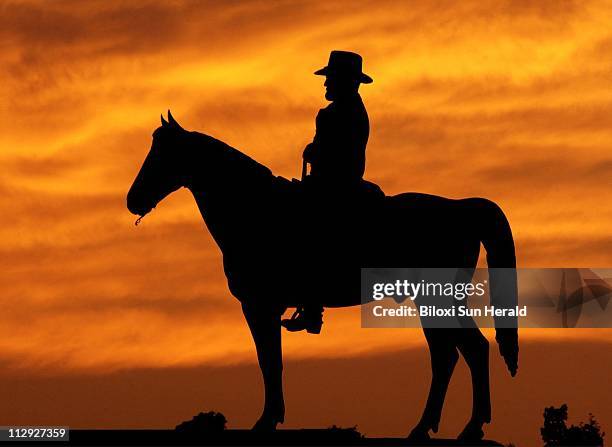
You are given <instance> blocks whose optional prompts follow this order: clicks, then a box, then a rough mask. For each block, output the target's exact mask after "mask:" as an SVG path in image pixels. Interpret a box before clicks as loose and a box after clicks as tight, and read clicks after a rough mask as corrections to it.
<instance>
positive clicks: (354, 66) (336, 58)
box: [314, 50, 373, 84]
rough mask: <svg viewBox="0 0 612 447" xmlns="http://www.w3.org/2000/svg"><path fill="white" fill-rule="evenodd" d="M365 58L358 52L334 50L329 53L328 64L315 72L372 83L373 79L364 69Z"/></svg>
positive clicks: (321, 74)
mask: <svg viewBox="0 0 612 447" xmlns="http://www.w3.org/2000/svg"><path fill="white" fill-rule="evenodd" d="M362 66H363V59H362V58H361V56H360V55H358V54H357V53H352V52H350V51H338V50H334V51H332V52H331V53H330V54H329V62H328V63H327V66H325V67H323V68H321V69H320V70H317V71H315V72H314V74H316V75H320V76H328V77H342V78H348V79H354V80H357V81H359V82H361V83H362V84H371V83H372V82H373V79H372V78H371V77H369V76H368V75H367V74H365V73H364V72H363V71H362Z"/></svg>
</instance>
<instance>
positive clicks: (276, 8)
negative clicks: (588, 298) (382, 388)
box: [0, 0, 612, 431]
mask: <svg viewBox="0 0 612 447" xmlns="http://www.w3.org/2000/svg"><path fill="white" fill-rule="evenodd" d="M610 23H612V4H610V3H608V2H601V1H580V2H578V1H576V2H573V1H557V0H554V1H553V0H550V1H541V2H531V1H528V0H521V1H506V2H499V1H489V2H488V1H480V0H478V1H477V0H473V1H471V0H467V1H462V2H455V1H450V0H449V1H444V0H442V1H436V2H410V3H409V4H406V3H404V2H385V1H376V2H374V1H372V2H350V3H349V2H338V3H337V4H333V3H332V2H328V1H326V2H322V3H316V2H298V1H288V2H257V1H242V2H229V3H226V2H178V1H166V2H145V1H140V2H119V1H111V2H108V1H99V2H95V1H94V2H77V1H74V2H65V1H57V2H29V1H14V2H13V1H4V2H3V3H2V5H0V44H1V50H2V51H0V63H1V65H2V67H3V70H1V71H0V85H2V88H1V89H0V112H1V115H2V116H3V119H2V120H0V147H1V152H0V160H1V163H2V168H3V169H2V171H3V173H2V177H0V192H1V194H0V215H1V216H2V219H3V225H2V226H0V241H1V244H0V260H1V261H0V262H2V269H1V270H0V287H1V290H2V294H1V296H0V304H1V305H2V310H3V311H2V313H1V315H0V361H1V362H2V364H3V365H5V369H6V371H8V372H11V371H12V373H14V374H21V375H26V376H28V377H37V376H41V375H42V376H48V375H53V376H55V377H59V376H62V375H74V374H78V375H84V376H87V375H96V374H97V375H99V374H111V373H113V374H114V373H116V372H118V371H121V370H126V369H137V368H153V369H159V368H169V367H173V368H175V367H176V368H190V367H194V368H199V367H202V366H203V365H206V366H207V367H232V366H231V365H237V364H243V363H250V362H253V361H254V352H253V346H252V343H251V341H250V338H249V334H248V332H247V328H246V326H245V325H244V324H243V322H242V320H241V313H240V308H239V305H238V303H237V301H236V300H235V299H233V298H232V297H231V296H230V294H229V292H228V291H227V288H226V286H225V281H224V277H223V273H222V269H221V264H220V253H219V251H218V249H217V248H216V246H214V244H213V241H212V239H211V237H210V235H209V234H208V233H207V231H206V230H205V228H204V227H203V223H202V221H201V219H200V218H199V215H198V213H197V211H196V207H195V204H194V203H193V201H192V199H191V197H190V196H189V194H187V193H186V192H184V191H182V192H179V193H177V194H175V195H173V196H172V197H170V198H169V199H167V200H166V201H165V202H163V203H162V204H161V205H160V206H159V207H158V208H157V209H156V211H155V212H154V213H152V214H151V215H150V216H147V218H146V219H145V220H144V221H143V223H142V225H141V226H139V227H138V228H134V226H133V221H134V218H133V216H131V215H130V214H129V213H128V211H127V210H126V209H125V194H126V192H127V189H128V188H129V186H130V184H131V182H132V180H133V178H134V176H135V174H136V172H137V170H138V168H139V166H140V163H141V162H142V160H143V158H144V156H145V155H146V153H147V151H148V149H149V147H150V143H151V133H152V131H153V130H154V129H155V128H156V127H157V126H158V123H159V121H158V120H159V114H160V112H162V111H164V110H166V109H168V108H171V109H172V110H173V112H174V115H175V117H176V118H177V119H179V121H180V122H181V123H182V124H183V125H184V126H185V127H186V128H188V129H194V130H199V131H202V132H205V133H209V134H211V135H213V136H215V137H217V138H220V139H222V140H224V141H226V142H227V143H229V144H231V145H233V146H234V147H237V148H239V149H241V150H243V151H244V152H246V153H247V154H249V155H250V156H252V157H254V158H255V159H257V160H258V161H260V162H262V163H264V164H266V165H267V166H269V167H270V168H271V169H272V170H273V171H274V172H275V173H277V174H279V175H284V176H287V177H294V176H298V175H299V169H300V157H301V151H302V149H303V147H304V145H305V144H306V143H307V142H308V141H309V140H310V139H311V138H312V135H313V131H314V117H315V115H316V112H317V110H318V109H319V108H321V107H323V106H324V105H325V104H326V103H325V101H324V99H323V89H322V81H323V80H322V78H319V77H315V76H313V75H312V72H313V71H314V70H315V69H317V68H320V67H321V66H323V65H324V64H325V63H326V61H327V56H328V53H329V51H330V50H331V49H334V48H337V49H348V50H353V51H357V52H359V53H361V54H362V55H363V56H364V60H365V67H364V69H365V71H366V72H367V73H368V74H370V75H371V76H372V77H373V78H374V80H375V82H374V84H372V85H368V86H363V87H362V96H363V97H364V101H365V103H366V106H367V108H368V111H369V114H370V121H371V128H372V131H371V137H370V143H369V146H368V167H367V173H366V176H367V177H368V178H369V179H371V180H373V181H375V182H377V183H379V184H380V185H381V186H382V187H383V188H384V189H385V191H387V192H388V193H398V192H402V191H421V192H428V193H433V194H440V195H445V196H449V197H465V196H486V197H488V198H491V199H493V200H495V201H496V202H497V203H499V204H500V205H501V206H502V208H503V209H504V210H505V211H506V213H507V215H508V218H509V219H510V222H511V224H512V227H513V230H514V234H515V238H516V241H517V249H518V256H519V265H520V266H521V267H552V266H557V267H562V266H568V267H569V266H571V267H574V266H582V267H586V266H592V267H610V266H612V250H611V249H612V230H611V229H610V228H611V224H612V201H611V200H610V184H611V182H610V177H611V174H612V151H611V149H610V148H611V147H612V126H610V116H612V89H611V88H610V76H611V74H612V57H611V56H612V29H611V28H610V26H609V25H610ZM179 258H180V259H181V261H180V262H179ZM184 259H187V260H188V262H185V261H184ZM325 321H326V324H325V327H324V332H323V336H321V337H312V336H305V335H301V334H300V335H295V334H292V335H290V336H287V337H285V340H284V349H285V352H286V356H287V358H289V359H292V360H293V361H297V360H299V359H302V358H309V359H311V361H316V360H317V359H318V360H320V361H323V360H321V359H324V358H325V359H334V358H351V357H359V358H366V357H368V356H371V355H374V354H380V353H381V352H382V353H392V352H395V351H396V350H398V349H403V348H408V347H415V348H418V349H423V346H422V343H423V338H422V335H421V334H420V332H418V331H412V330H362V329H360V327H359V311H358V309H344V310H333V311H328V312H327V313H326V315H325ZM525 337H527V338H529V339H531V340H543V339H546V340H548V341H549V342H550V341H552V342H558V343H561V342H563V343H565V342H567V341H568V340H573V341H574V342H576V343H575V344H572V346H573V347H574V349H575V347H576V346H580V343H593V342H595V341H597V342H598V343H602V346H603V348H602V349H604V350H605V351H606V352H607V353H608V354H609V352H610V351H609V350H610V343H612V332H611V331H604V330H598V331H561V330H549V331H539V332H533V331H532V332H528V333H525ZM326 361H327V360H326ZM235 367H236V368H238V366H235ZM12 373H11V374H12ZM7 374H8V373H7ZM552 403H555V402H543V403H542V404H547V405H548V404H552ZM538 405H540V403H539V402H538ZM540 406H542V405H540ZM610 406H612V405H610ZM571 408H572V406H571V403H570V411H571ZM538 411H539V410H538ZM611 420H612V418H611ZM24 421H25V419H24ZM294 422H295V421H294ZM104 423H105V424H106V425H112V424H113V423H117V421H115V422H112V421H111V422H108V421H106V422H104ZM383 431H384V430H383Z"/></svg>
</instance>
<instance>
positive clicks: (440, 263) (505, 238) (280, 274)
mask: <svg viewBox="0 0 612 447" xmlns="http://www.w3.org/2000/svg"><path fill="white" fill-rule="evenodd" d="M181 187H186V188H188V189H189V190H190V191H191V192H192V194H193V196H194V198H195V200H196V202H197V205H198V208H199V209H200V212H201V214H202V217H203V218H204V221H205V222H206V225H207V226H208V229H209V230H210V232H211V234H212V236H213V238H214V240H215V241H216V243H217V244H218V246H219V247H220V249H221V251H222V253H223V266H224V270H225V273H226V276H227V280H228V284H229V289H230V291H231V293H232V294H233V295H234V296H235V297H236V298H238V299H239V300H240V302H241V303H242V309H243V312H244V315H245V317H246V320H247V323H248V325H249V328H250V330H251V333H252V335H253V339H254V341H255V346H256V349H257V356H258V360H259V365H260V367H261V371H262V374H263V379H264V385H265V404H264V408H263V414H262V415H261V417H260V418H259V420H258V421H257V423H256V424H255V426H254V427H253V428H254V429H259V430H274V429H275V428H276V425H277V424H278V423H279V422H281V423H282V422H283V421H284V413H285V408H284V401H283V389H282V369H283V362H282V352H281V325H280V318H281V315H282V313H283V312H284V311H285V310H286V309H287V307H293V306H297V305H301V304H303V303H306V302H316V303H318V304H321V305H323V306H325V307H343V306H353V305H358V304H361V297H360V295H361V294H360V267H362V266H385V267H387V266H397V267H452V268H454V267H463V268H467V269H472V271H473V269H474V268H475V266H476V263H477V260H478V255H479V250H480V243H481V242H482V243H483V245H484V247H485V249H486V252H487V262H488V266H489V268H490V270H489V276H490V289H491V296H492V297H493V295H494V294H496V293H499V290H500V289H501V288H502V287H504V288H505V290H506V292H508V291H509V293H511V294H514V295H516V275H514V277H513V280H512V281H510V283H508V282H507V281H506V284H501V283H499V284H498V282H499V281H496V278H495V276H494V274H493V272H494V271H495V270H496V269H491V267H504V268H514V267H515V264H516V261H515V253H514V242H513V239H512V234H511V231H510V226H509V224H508V221H507V220H506V218H505V216H504V214H503V213H502V211H501V210H500V208H499V207H498V206H497V205H496V204H494V203H493V202H491V201H489V200H486V199H480V198H471V199H463V200H451V199H446V198H442V197H436V196H432V195H426V194H416V193H407V194H399V195H397V196H392V197H385V198H384V199H379V201H380V203H378V204H375V203H373V204H371V205H370V206H369V209H368V210H359V209H357V208H355V206H352V205H351V204H350V203H346V202H347V201H345V200H343V197H341V196H337V197H335V196H334V195H333V194H334V193H333V192H330V193H329V196H328V197H326V198H325V200H324V201H325V202H327V206H325V207H323V210H322V211H321V213H320V215H318V214H317V213H314V216H313V215H312V214H313V211H312V209H313V206H312V204H311V205H310V206H309V207H308V208H307V210H308V211H304V202H305V201H307V200H309V199H308V198H307V197H305V196H304V195H303V193H302V188H300V184H299V182H297V181H294V182H291V181H288V180H286V179H284V178H281V177H276V176H274V175H273V174H272V172H271V171H270V170H269V169H268V168H266V167H265V166H263V165H261V164H259V163H257V162H256V161H254V160H253V159H251V158H249V157H248V156H246V155H245V154H243V153H241V152H239V151H238V150H236V149H234V148H232V147H230V146H228V145H227V144H225V143H223V142H221V141H219V140H216V139H215V138H213V137H210V136H208V135H204V134H201V133H197V132H189V131H186V130H184V129H183V128H182V127H181V126H180V125H179V124H178V123H177V122H176V121H175V120H174V118H173V117H172V115H171V114H170V113H168V121H166V120H165V119H164V118H163V116H162V126H161V127H159V128H158V129H156V130H155V132H154V133H153V144H152V146H151V149H150V152H149V154H148V155H147V157H146V159H145V161H144V163H143V165H142V167H141V169H140V172H139V173H138V175H137V177H136V179H135V181H134V184H133V185H132V187H131V189H130V191H129V193H128V196H127V206H128V209H129V210H130V211H131V212H132V213H134V214H136V215H139V216H141V217H142V216H144V215H146V214H147V213H149V212H150V211H151V210H152V209H153V208H155V206H156V205H157V204H158V203H159V202H160V201H161V200H162V199H164V198H165V197H166V196H167V195H168V194H170V193H172V192H173V191H176V190H177V189H179V188H181ZM348 202H350V201H348ZM302 247H306V248H307V249H305V250H304V249H302ZM424 332H425V337H426V339H427V343H428V345H429V349H430V353H431V364H432V383H431V388H430V392H429V398H428V400H427V405H426V408H425V411H424V413H423V417H422V419H421V421H420V422H419V423H418V424H417V426H416V427H415V428H414V429H413V431H412V434H411V437H412V439H414V440H424V439H427V438H428V431H429V430H430V429H431V430H433V431H437V428H438V423H439V420H440V414H441V411H442V405H443V402H444V397H445V394H446V390H447V387H448V384H449V381H450V377H451V374H452V372H453V368H454V366H455V364H456V362H457V360H458V357H459V353H461V354H462V355H463V357H464V358H465V360H466V362H467V364H468V366H469V368H470V371H471V375H472V383H473V413H472V418H471V419H470V422H469V423H468V425H467V426H466V429H465V430H464V431H463V433H462V435H461V436H462V437H463V438H464V439H480V438H482V436H483V433H482V430H481V427H482V425H483V424H484V423H485V422H489V421H490V396H489V369H488V368H489V366H488V342H487V339H486V338H485V337H484V336H483V335H482V333H481V332H480V330H479V329H478V328H477V327H476V325H474V327H473V328H469V329H428V328H424ZM496 339H497V341H498V343H499V346H500V352H501V354H502V355H503V356H504V358H505V360H506V363H507V365H508V368H509V369H510V371H511V373H512V375H514V374H515V373H516V369H517V364H518V338H517V330H516V329H501V328H498V329H497V336H496Z"/></svg>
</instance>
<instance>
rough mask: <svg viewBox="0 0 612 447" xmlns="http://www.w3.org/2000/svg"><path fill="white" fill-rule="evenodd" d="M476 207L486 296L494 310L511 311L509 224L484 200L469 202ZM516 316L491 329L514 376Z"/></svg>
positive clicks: (513, 281) (514, 294) (513, 284)
mask: <svg viewBox="0 0 612 447" xmlns="http://www.w3.org/2000/svg"><path fill="white" fill-rule="evenodd" d="M472 200H473V201H474V202H473V203H474V205H475V207H476V211H477V212H476V213H474V216H475V217H476V219H478V222H479V225H478V228H479V237H480V241H481V242H482V244H483V245H484V248H485V250H486V252H487V267H488V268H489V295H490V299H491V304H492V305H493V306H495V307H497V308H514V307H515V306H517V305H518V284H517V278H516V252H515V249H514V239H513V237H512V230H511V229H510V223H509V222H508V219H507V218H506V216H505V214H504V212H503V211H502V210H501V208H500V207H499V206H498V205H497V204H496V203H494V202H492V201H490V200H487V199H472ZM517 323H518V319H517V318H516V317H512V318H508V317H500V318H496V320H495V327H496V328H497V329H500V328H502V329H503V328H508V329H509V330H501V331H500V330H498V331H497V336H496V339H497V341H498V343H499V346H500V352H501V355H502V356H503V357H504V359H505V361H506V364H507V366H508V369H509V370H510V373H511V374H512V375H513V376H514V375H515V374H516V370H517V368H518V336H517V331H516V328H517V327H518V324H517Z"/></svg>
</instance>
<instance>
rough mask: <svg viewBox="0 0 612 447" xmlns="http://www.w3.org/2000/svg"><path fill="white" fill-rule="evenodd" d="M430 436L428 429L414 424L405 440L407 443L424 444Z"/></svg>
mask: <svg viewBox="0 0 612 447" xmlns="http://www.w3.org/2000/svg"><path fill="white" fill-rule="evenodd" d="M430 439H431V438H430V437H429V430H428V429H426V428H423V427H419V426H416V427H414V428H413V429H412V431H411V432H410V434H409V435H408V437H407V438H406V441H408V444H416V445H419V444H426V443H427V442H429V440H430Z"/></svg>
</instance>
